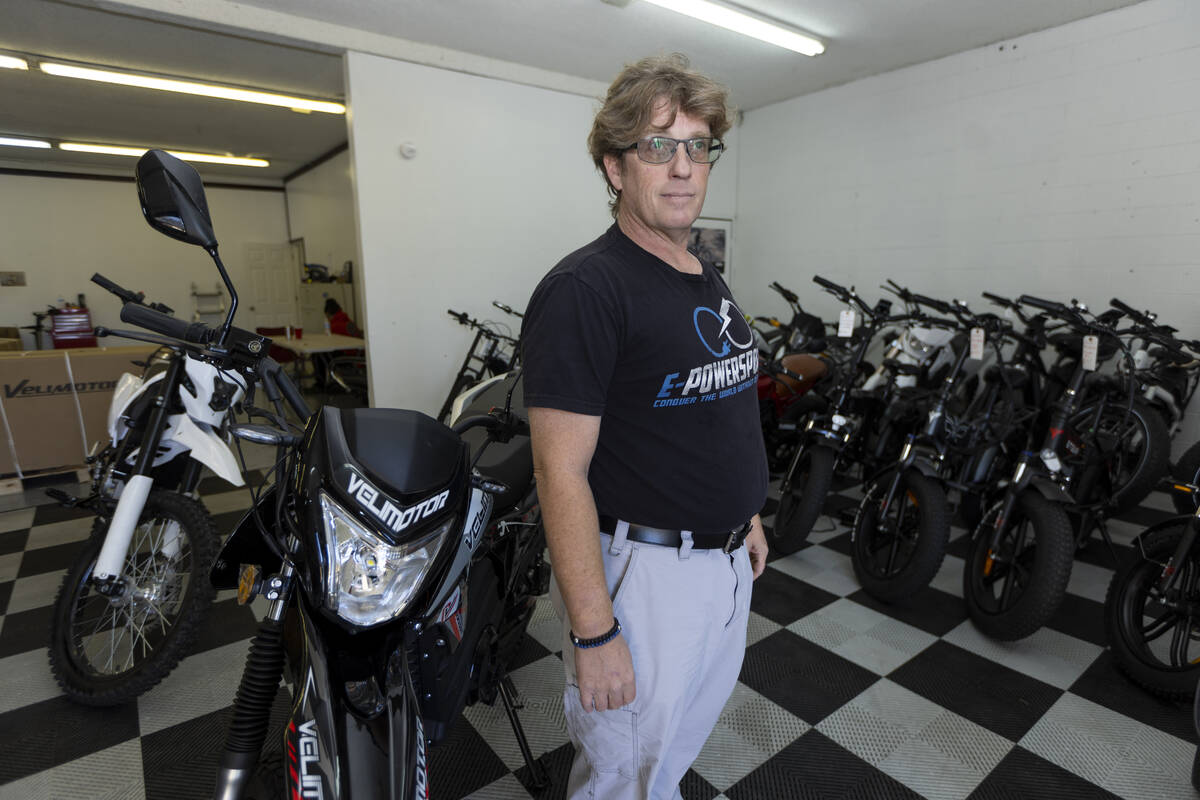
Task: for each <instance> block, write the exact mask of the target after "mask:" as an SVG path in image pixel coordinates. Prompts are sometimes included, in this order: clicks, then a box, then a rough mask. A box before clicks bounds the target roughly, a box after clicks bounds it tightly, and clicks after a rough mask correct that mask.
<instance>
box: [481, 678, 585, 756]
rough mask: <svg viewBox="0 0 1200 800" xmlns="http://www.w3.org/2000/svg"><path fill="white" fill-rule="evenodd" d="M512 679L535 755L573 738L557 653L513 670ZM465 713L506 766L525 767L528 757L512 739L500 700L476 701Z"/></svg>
mask: <svg viewBox="0 0 1200 800" xmlns="http://www.w3.org/2000/svg"><path fill="white" fill-rule="evenodd" d="M512 679H513V684H514V685H515V686H516V688H517V691H518V692H519V694H520V700H521V704H522V705H523V706H524V708H522V709H521V710H520V711H518V712H517V713H518V714H519V715H520V717H521V726H522V727H523V728H524V729H525V734H526V736H527V737H528V739H529V749H530V750H532V751H533V755H534V758H537V757H538V756H540V755H541V754H542V753H547V752H549V751H551V750H555V749H557V748H559V747H561V746H562V745H564V744H566V743H567V742H568V741H570V737H569V736H567V722H566V718H565V717H564V716H563V686H564V683H565V677H564V674H563V664H562V661H560V660H559V659H558V658H556V657H555V656H546V657H545V658H542V659H540V660H538V661H535V662H533V663H532V664H527V665H525V666H524V667H521V668H520V669H518V670H516V671H515V672H513V673H512ZM463 716H465V717H466V718H467V721H469V722H470V723H471V725H472V727H474V728H475V730H476V731H478V733H479V735H480V736H482V737H483V739H484V741H486V742H487V743H488V746H489V747H491V749H492V750H493V751H494V752H495V753H496V755H497V756H499V758H500V760H501V761H503V762H504V764H505V766H507V767H508V768H509V769H514V770H515V769H519V768H521V767H522V766H524V764H525V760H524V759H523V758H522V757H521V750H520V748H519V747H518V746H517V741H516V739H515V738H513V732H512V725H511V724H510V723H509V721H508V716H507V714H505V712H504V705H503V703H502V702H501V701H500V700H499V699H497V700H496V703H495V705H492V706H487V705H484V704H482V703H476V704H475V705H473V706H470V707H469V708H466V709H464V711H463Z"/></svg>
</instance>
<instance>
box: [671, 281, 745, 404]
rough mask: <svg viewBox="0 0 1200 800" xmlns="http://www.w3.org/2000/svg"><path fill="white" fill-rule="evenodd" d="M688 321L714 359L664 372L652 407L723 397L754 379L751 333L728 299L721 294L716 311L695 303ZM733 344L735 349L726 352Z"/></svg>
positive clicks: (741, 390)
mask: <svg viewBox="0 0 1200 800" xmlns="http://www.w3.org/2000/svg"><path fill="white" fill-rule="evenodd" d="M692 324H693V325H694V326H695V328H696V335H697V336H699V337H700V342H701V344H703V345H704V349H706V350H708V352H710V353H712V354H713V355H714V356H715V357H716V359H717V360H716V361H709V362H707V363H704V364H698V365H696V366H693V367H690V368H686V369H681V370H680V371H678V372H671V373H668V374H667V375H665V376H664V377H663V379H662V383H661V384H660V386H659V390H658V393H657V394H656V395H655V397H654V401H653V406H654V408H675V407H678V406H690V405H695V404H697V403H711V402H713V401H715V400H724V399H725V398H727V397H732V396H733V395H735V394H738V393H739V392H743V391H745V390H747V389H750V388H752V387H753V386H754V385H755V384H756V382H757V378H758V348H756V347H755V346H754V334H753V333H751V332H750V326H749V325H748V324H747V323H746V320H745V318H744V317H743V316H742V312H741V311H739V310H738V307H737V306H735V305H734V304H733V301H732V300H730V299H729V298H722V300H721V309H720V311H713V310H712V309H711V308H708V307H707V306H697V307H696V309H695V310H694V311H693V312H692ZM743 339H744V340H745V341H742V340H743ZM735 348H736V350H737V352H736V353H735V354H734V355H730V352H731V351H733V350H734V349H735Z"/></svg>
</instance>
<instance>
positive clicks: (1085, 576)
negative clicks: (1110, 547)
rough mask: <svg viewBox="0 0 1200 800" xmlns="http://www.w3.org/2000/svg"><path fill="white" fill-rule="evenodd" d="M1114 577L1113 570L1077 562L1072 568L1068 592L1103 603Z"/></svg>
mask: <svg viewBox="0 0 1200 800" xmlns="http://www.w3.org/2000/svg"><path fill="white" fill-rule="evenodd" d="M1101 547H1103V544H1101ZM1106 549H1107V548H1106ZM1112 576H1113V570H1112V569H1109V568H1106V567H1097V566H1094V565H1092V564H1085V563H1084V562H1082V561H1076V562H1075V565H1074V566H1073V567H1071V582H1070V583H1068V584H1067V591H1068V592H1070V593H1071V594H1075V595H1079V596H1080V597H1086V598H1087V599H1088V600H1095V601H1096V602H1097V603H1103V602H1104V596H1105V594H1106V593H1107V592H1108V584H1109V583H1111V582H1112Z"/></svg>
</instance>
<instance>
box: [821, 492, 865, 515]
mask: <svg viewBox="0 0 1200 800" xmlns="http://www.w3.org/2000/svg"><path fill="white" fill-rule="evenodd" d="M859 502H860V501H859V500H858V499H857V498H854V497H847V496H846V495H844V494H831V495H829V496H828V497H826V498H825V509H824V513H825V514H826V515H828V516H830V517H834V518H837V517H839V516H840V515H842V514H844V513H845V512H846V511H853V512H854V513H858V504H859Z"/></svg>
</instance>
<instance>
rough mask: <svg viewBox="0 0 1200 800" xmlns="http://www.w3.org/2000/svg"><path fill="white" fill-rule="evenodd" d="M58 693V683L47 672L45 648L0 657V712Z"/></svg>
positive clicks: (49, 697)
mask: <svg viewBox="0 0 1200 800" xmlns="http://www.w3.org/2000/svg"><path fill="white" fill-rule="evenodd" d="M47 638H49V636H47ZM59 694H61V691H60V690H59V688H58V684H57V683H55V681H54V677H53V676H52V675H51V674H50V662H49V660H48V659H47V655H46V648H44V647H41V648H38V649H37V650H29V651H27V652H24V653H18V654H17V655H15V656H9V657H7V658H0V714H3V713H6V712H8V711H12V710H13V709H17V708H22V707H24V706H29V705H33V704H34V703H40V702H42V701H43V700H49V699H51V698H54V697H58V696H59Z"/></svg>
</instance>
